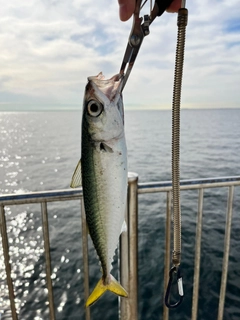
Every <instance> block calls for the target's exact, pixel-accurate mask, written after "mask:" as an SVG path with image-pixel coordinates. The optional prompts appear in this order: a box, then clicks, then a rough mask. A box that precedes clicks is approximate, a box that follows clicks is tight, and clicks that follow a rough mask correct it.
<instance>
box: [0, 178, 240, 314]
mask: <svg viewBox="0 0 240 320" xmlns="http://www.w3.org/2000/svg"><path fill="white" fill-rule="evenodd" d="M239 185H240V176H236V177H225V178H214V179H201V180H185V181H181V187H180V188H181V190H193V189H198V190H199V191H198V192H199V195H198V211H197V224H196V225H197V228H196V242H195V263H194V279H193V297H192V320H196V319H197V312H198V292H199V278H200V257H201V234H202V215H203V195H204V189H207V188H221V187H228V201H227V215H226V224H225V240H224V248H223V252H224V256H223V265H222V278H221V289H220V294H219V306H218V318H217V319H218V320H222V319H223V312H224V303H225V295H226V283H227V274H228V260H229V248H230V237H231V221H232V207H233V194H234V186H239ZM171 190H172V187H171V182H162V183H139V184H138V175H137V174H135V173H129V190H128V207H127V210H126V221H127V224H128V231H127V232H126V233H123V234H122V236H121V239H120V277H121V283H122V285H123V286H124V288H126V290H127V291H128V293H129V298H128V299H120V306H119V308H120V317H121V319H122V320H123V319H124V320H137V319H138V195H140V194H143V193H156V192H165V193H166V229H165V230H166V231H165V262H164V291H165V290H166V287H167V282H168V271H169V266H170V259H171V257H170V256H171V252H170V250H171V236H170V235H171V198H172V195H171ZM79 199H80V205H81V212H82V214H81V218H82V244H83V245H82V248H83V271H84V298H85V301H86V299H87V297H88V296H89V280H88V274H89V271H88V241H87V237H88V233H87V226H86V219H85V212H84V206H83V195H82V190H81V189H73V190H60V191H44V192H33V193H26V194H16V195H15V194H14V195H2V196H0V229H1V236H2V247H3V254H4V263H5V271H6V278H7V286H8V291H9V299H10V306H11V314H12V319H13V320H17V319H18V315H17V311H16V306H15V294H14V286H13V281H12V278H11V263H10V257H9V244H8V234H7V225H6V217H5V207H6V206H11V205H20V204H31V203H40V204H41V214H42V229H43V240H44V251H45V260H46V283H47V289H48V301H49V317H50V319H51V320H54V319H55V307H54V297H53V288H52V279H51V254H50V242H49V226H48V209H47V203H49V202H55V201H67V200H79ZM168 313H169V312H168V309H167V308H166V307H165V306H164V308H163V319H164V320H168V319H169V314H168ZM85 319H86V320H90V319H91V316H90V308H87V309H86V311H85Z"/></svg>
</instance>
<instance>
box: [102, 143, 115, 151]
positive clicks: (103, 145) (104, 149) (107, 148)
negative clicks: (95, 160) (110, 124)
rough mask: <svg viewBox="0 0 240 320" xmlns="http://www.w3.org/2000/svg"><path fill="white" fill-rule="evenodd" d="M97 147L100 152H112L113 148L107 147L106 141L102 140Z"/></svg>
mask: <svg viewBox="0 0 240 320" xmlns="http://www.w3.org/2000/svg"><path fill="white" fill-rule="evenodd" d="M99 149H100V151H102V152H110V153H113V149H112V148H111V147H109V146H108V145H107V144H106V143H104V142H100V144H99Z"/></svg>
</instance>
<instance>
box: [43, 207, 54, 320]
mask: <svg viewBox="0 0 240 320" xmlns="http://www.w3.org/2000/svg"><path fill="white" fill-rule="evenodd" d="M41 212H42V226H43V240H44V250H45V260H46V262H45V263H46V279H47V289H48V301H49V319H50V320H55V310H54V298H53V289H52V279H51V273H52V269H51V255H50V241H49V228H48V212H47V203H46V202H45V201H44V202H41Z"/></svg>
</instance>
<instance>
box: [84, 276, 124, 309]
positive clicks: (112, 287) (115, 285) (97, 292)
mask: <svg viewBox="0 0 240 320" xmlns="http://www.w3.org/2000/svg"><path fill="white" fill-rule="evenodd" d="M107 290H109V291H111V292H113V293H115V294H116V295H118V296H121V297H127V296H128V294H127V291H126V290H125V289H124V288H123V287H122V286H121V285H120V283H119V282H118V281H117V280H116V279H115V278H114V277H113V276H112V275H110V282H109V284H107V285H105V284H104V282H103V278H101V279H100V280H99V281H98V283H97V285H96V287H95V288H94V290H93V292H92V293H91V294H90V296H89V297H88V299H87V302H86V307H89V306H91V305H92V304H93V303H94V302H96V301H97V300H98V299H99V298H100V297H101V296H102V295H103V294H104V292H105V291H107Z"/></svg>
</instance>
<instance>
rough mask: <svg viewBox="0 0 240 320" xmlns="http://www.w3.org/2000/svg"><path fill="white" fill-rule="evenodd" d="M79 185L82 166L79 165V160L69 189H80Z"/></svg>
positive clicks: (80, 183)
mask: <svg viewBox="0 0 240 320" xmlns="http://www.w3.org/2000/svg"><path fill="white" fill-rule="evenodd" d="M81 185H82V165H81V159H80V160H79V162H78V164H77V166H76V169H75V171H74V173H73V176H72V181H71V184H70V187H71V188H77V187H81Z"/></svg>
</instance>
